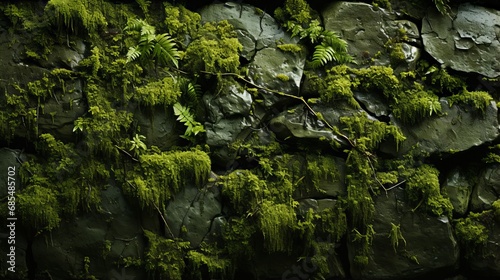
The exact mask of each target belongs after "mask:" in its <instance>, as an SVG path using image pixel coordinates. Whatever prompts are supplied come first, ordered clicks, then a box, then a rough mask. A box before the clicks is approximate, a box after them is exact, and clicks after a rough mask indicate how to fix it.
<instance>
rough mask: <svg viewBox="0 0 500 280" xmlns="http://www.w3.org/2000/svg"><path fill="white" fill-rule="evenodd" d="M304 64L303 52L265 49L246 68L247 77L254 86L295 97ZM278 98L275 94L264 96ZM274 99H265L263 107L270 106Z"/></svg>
mask: <svg viewBox="0 0 500 280" xmlns="http://www.w3.org/2000/svg"><path fill="white" fill-rule="evenodd" d="M304 64H305V53H304V52H286V51H282V50H279V49H277V48H265V49H263V50H260V51H258V52H257V54H256V55H255V57H254V59H253V61H252V62H250V65H249V66H248V75H249V77H250V79H251V81H252V82H254V83H255V84H257V85H259V86H262V87H265V88H269V89H272V90H278V91H281V92H284V93H288V94H294V95H297V94H298V92H299V88H300V81H301V80H302V74H303V72H304V71H303V70H304ZM265 95H269V96H274V97H279V96H277V95H276V94H271V93H268V94H265ZM275 100H276V98H274V99H266V100H265V103H266V104H265V105H267V106H272V105H273V103H274V101H275Z"/></svg>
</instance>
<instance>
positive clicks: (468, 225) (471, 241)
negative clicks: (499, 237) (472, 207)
mask: <svg viewBox="0 0 500 280" xmlns="http://www.w3.org/2000/svg"><path fill="white" fill-rule="evenodd" d="M485 214H486V215H487V213H481V214H478V213H470V214H469V216H468V217H465V218H461V219H458V220H457V222H456V224H455V233H456V235H457V239H458V240H459V242H460V243H461V244H462V246H464V249H465V256H466V257H472V256H473V255H474V253H476V252H477V250H478V249H480V248H481V247H482V246H485V245H486V242H488V235H489V231H488V229H487V228H486V226H485V225H484V224H483V223H481V217H482V216H484V215H485Z"/></svg>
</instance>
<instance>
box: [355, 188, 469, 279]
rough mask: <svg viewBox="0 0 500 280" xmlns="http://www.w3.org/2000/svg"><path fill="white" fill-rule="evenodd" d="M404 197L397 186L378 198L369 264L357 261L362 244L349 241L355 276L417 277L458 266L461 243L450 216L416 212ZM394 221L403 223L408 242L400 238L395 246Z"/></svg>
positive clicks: (376, 200)
mask: <svg viewBox="0 0 500 280" xmlns="http://www.w3.org/2000/svg"><path fill="white" fill-rule="evenodd" d="M404 197H405V194H404V190H403V189H401V188H396V189H393V190H391V191H390V192H389V193H388V195H387V196H386V195H385V194H382V195H379V196H378V197H376V198H375V199H374V202H375V215H374V220H373V228H374V230H375V234H374V237H373V243H372V249H371V250H370V254H369V260H368V264H367V265H365V266H359V265H356V264H355V263H354V256H355V255H356V254H357V253H358V252H359V251H357V250H359V247H357V246H359V245H357V244H356V243H349V244H348V249H349V260H350V263H351V273H352V277H353V279H407V278H408V279H417V278H418V277H419V276H423V275H425V274H426V273H431V272H437V271H440V272H444V273H446V272H450V271H453V270H454V268H455V266H456V265H458V260H459V250H458V244H457V242H456V241H455V238H454V236H453V229H452V225H451V222H450V221H449V220H448V218H447V217H444V216H442V217H435V216H430V215H428V214H426V213H422V212H420V211H417V212H415V213H414V212H412V211H411V210H412V209H413V208H412V207H411V206H410V205H408V204H407V203H406V202H404ZM391 224H394V225H395V226H400V229H401V233H402V236H403V238H404V239H405V241H406V242H405V241H403V240H402V239H400V240H399V244H398V245H397V246H396V248H395V249H394V247H393V244H392V243H391V239H390V237H389V234H390V232H391V229H392V225H391ZM430 237H431V238H430Z"/></svg>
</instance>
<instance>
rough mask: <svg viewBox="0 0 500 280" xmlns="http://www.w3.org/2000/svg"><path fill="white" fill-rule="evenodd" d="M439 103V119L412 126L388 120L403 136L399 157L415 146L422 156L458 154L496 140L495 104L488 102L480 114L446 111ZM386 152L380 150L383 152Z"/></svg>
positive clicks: (447, 107) (455, 107)
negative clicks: (424, 154) (424, 153)
mask: <svg viewBox="0 0 500 280" xmlns="http://www.w3.org/2000/svg"><path fill="white" fill-rule="evenodd" d="M440 102H441V108H442V112H441V115H440V116H433V117H430V118H425V119H424V120H423V121H421V122H420V123H418V124H416V125H411V126H410V125H401V124H399V123H398V122H397V121H396V120H395V119H394V118H391V119H392V122H393V123H395V124H396V125H398V126H399V127H400V128H401V130H402V131H403V134H404V135H405V136H406V140H405V141H404V142H403V143H402V144H401V146H400V148H399V153H400V154H404V153H406V152H408V151H409V150H410V148H411V147H412V146H413V145H415V144H418V145H419V146H418V148H417V149H418V150H420V151H422V152H428V153H435V152H445V153H446V152H460V151H465V150H467V149H469V148H471V147H473V146H478V145H481V144H484V143H486V142H489V141H492V140H494V139H495V138H497V137H498V135H499V126H498V118H497V111H498V110H497V107H496V104H495V102H491V105H490V106H488V107H487V108H486V109H485V112H484V114H481V113H480V112H478V111H477V110H474V109H473V108H471V107H470V106H467V105H456V104H454V105H453V106H452V107H450V105H449V102H448V101H447V99H446V98H441V100H440ZM386 148H387V147H383V149H384V150H386ZM392 148H394V147H392Z"/></svg>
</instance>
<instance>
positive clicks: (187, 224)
mask: <svg viewBox="0 0 500 280" xmlns="http://www.w3.org/2000/svg"><path fill="white" fill-rule="evenodd" d="M212 176H215V175H214V174H213V173H212ZM220 200H221V198H220V192H219V190H218V188H217V187H215V186H214V185H213V184H211V185H208V186H207V187H205V188H203V189H198V188H197V187H195V186H191V185H188V186H185V188H184V189H183V190H182V191H181V192H180V193H178V194H176V195H175V197H174V199H173V200H171V201H170V202H169V204H168V206H167V209H166V213H167V215H166V217H165V218H166V220H167V223H168V226H169V229H170V230H171V231H172V233H173V234H174V236H175V237H182V238H183V239H184V240H186V241H189V242H191V247H193V248H197V247H198V246H199V245H200V243H201V242H202V241H204V239H205V237H206V236H207V235H208V234H209V233H210V232H211V228H212V223H213V221H214V219H215V218H216V217H218V216H220V215H221V211H222V206H221V203H220ZM219 222H221V221H219ZM213 230H215V229H213Z"/></svg>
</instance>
